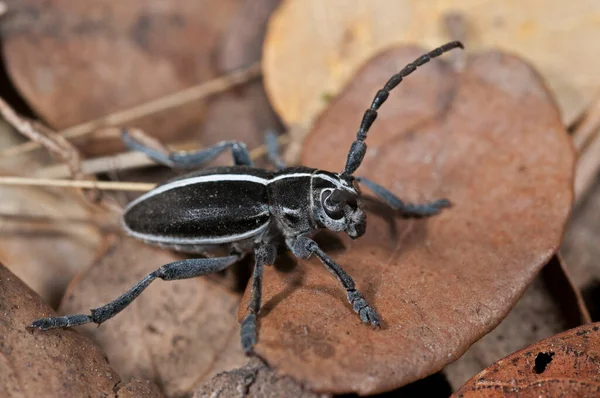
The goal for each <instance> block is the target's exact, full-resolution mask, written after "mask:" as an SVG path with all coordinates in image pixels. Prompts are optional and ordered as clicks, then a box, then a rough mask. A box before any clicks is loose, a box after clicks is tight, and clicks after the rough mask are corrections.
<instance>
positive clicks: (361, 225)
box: [313, 172, 367, 239]
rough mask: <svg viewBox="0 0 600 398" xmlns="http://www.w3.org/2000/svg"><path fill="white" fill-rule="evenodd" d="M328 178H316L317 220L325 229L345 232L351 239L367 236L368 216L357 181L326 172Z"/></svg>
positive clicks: (314, 188)
mask: <svg viewBox="0 0 600 398" xmlns="http://www.w3.org/2000/svg"><path fill="white" fill-rule="evenodd" d="M320 175H321V176H327V177H328V178H326V179H325V178H319V177H317V178H315V179H314V180H313V181H314V186H313V203H314V205H315V206H314V208H315V219H316V220H317V223H318V224H319V226H320V227H322V228H327V229H329V230H331V231H334V232H341V231H345V232H346V233H347V234H348V236H350V237H351V238H352V239H356V238H359V237H361V236H362V235H363V234H364V233H365V228H366V225H367V216H366V214H365V212H364V211H363V209H362V202H361V201H360V190H359V188H358V184H357V183H356V180H355V179H354V178H352V177H349V176H340V175H339V174H333V173H325V172H324V173H323V174H320Z"/></svg>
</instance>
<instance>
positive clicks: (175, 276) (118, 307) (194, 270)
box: [29, 255, 240, 330]
mask: <svg viewBox="0 0 600 398" xmlns="http://www.w3.org/2000/svg"><path fill="white" fill-rule="evenodd" d="M239 258H240V256H237V255H234V256H228V257H217V258H196V259H189V260H180V261H175V262H172V263H169V264H165V265H163V266H162V267H160V268H159V269H157V270H156V271H153V272H151V273H149V274H148V275H146V277H145V278H144V279H142V280H141V281H139V282H138V283H137V284H136V285H135V286H134V287H132V288H131V289H129V290H128V291H127V292H126V293H125V294H123V295H122V296H121V297H119V298H117V299H116V300H113V301H111V302H110V303H108V304H105V305H103V306H102V307H99V308H95V309H93V310H92V314H91V315H84V314H80V315H67V316H58V317H53V318H41V319H37V320H35V321H33V323H32V324H31V325H30V326H29V328H30V329H40V330H48V329H54V328H62V327H70V326H77V325H83V324H86V323H90V322H94V323H97V324H98V325H100V324H101V323H102V322H105V321H107V320H108V319H110V318H112V317H113V316H115V315H117V314H118V313H119V312H121V311H122V310H123V309H125V307H127V306H128V305H129V304H131V302H132V301H133V300H135V299H136V298H137V297H138V296H139V295H140V294H141V293H142V292H143V291H144V289H146V288H147V287H148V285H150V283H151V282H152V281H153V280H155V279H156V278H160V279H162V280H165V281H173V280H179V279H187V278H194V277H196V276H200V275H205V274H210V273H213V272H218V271H222V270H224V269H225V268H227V267H229V266H230V265H231V264H233V263H235V262H236V261H238V260H239Z"/></svg>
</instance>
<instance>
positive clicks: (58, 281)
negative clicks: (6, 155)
mask: <svg viewBox="0 0 600 398" xmlns="http://www.w3.org/2000/svg"><path fill="white" fill-rule="evenodd" d="M0 197H2V200H1V201H0V213H1V215H0V239H1V240H2V245H0V261H1V262H3V263H5V264H7V266H8V267H9V268H10V269H11V271H12V272H14V273H15V274H16V275H17V276H18V277H19V278H20V279H22V280H23V281H24V282H25V283H26V284H27V285H28V286H29V287H31V288H32V289H33V290H35V291H36V292H37V293H38V294H39V295H40V296H42V297H43V298H44V300H46V301H47V302H48V303H50V304H51V305H52V306H57V305H58V302H59V301H60V298H61V297H62V295H63V292H64V290H65V288H66V286H67V284H68V283H69V282H70V281H71V279H72V278H73V276H75V274H76V273H77V272H79V271H81V270H82V269H85V268H86V267H87V266H89V265H90V264H91V263H92V261H93V260H94V257H95V256H96V252H97V247H98V245H99V244H100V241H101V239H102V237H101V235H100V232H99V230H98V229H97V228H96V226H95V225H94V224H93V223H90V222H89V221H88V220H89V219H90V212H89V210H90V209H89V208H87V207H86V205H85V203H84V199H83V198H82V197H81V196H79V195H77V194H75V193H73V192H65V190H64V189H63V190H58V189H39V188H27V187H18V188H16V187H6V186H3V187H0Z"/></svg>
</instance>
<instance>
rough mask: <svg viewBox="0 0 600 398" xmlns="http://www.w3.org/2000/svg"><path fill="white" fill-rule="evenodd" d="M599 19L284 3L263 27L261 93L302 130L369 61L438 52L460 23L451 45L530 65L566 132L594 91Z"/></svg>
mask: <svg viewBox="0 0 600 398" xmlns="http://www.w3.org/2000/svg"><path fill="white" fill-rule="evenodd" d="M524 4H526V6H524ZM599 12H600V2H597V1H577V2H564V1H561V0H543V1H540V0H528V1H526V2H520V1H518V2H508V3H507V2H480V1H469V0H439V1H436V2H435V5H432V4H430V3H429V2H423V1H418V0H401V1H393V2H390V1H387V0H357V1H354V2H353V3H352V6H348V4H347V3H346V2H345V1H343V0H330V1H327V2H323V1H320V0H286V1H284V2H283V3H282V5H281V7H280V8H279V9H278V10H277V13H276V14H275V15H274V16H273V18H272V19H271V21H270V22H269V27H268V31H267V37H266V40H265V50H264V64H263V70H264V73H265V85H266V88H267V92H268V94H269V98H270V99H271V102H272V103H273V106H274V107H275V109H277V112H278V113H279V114H280V115H281V117H282V119H283V120H284V121H285V122H286V123H288V124H301V125H305V126H310V123H311V122H312V121H313V120H314V118H315V117H316V116H317V115H318V113H319V112H320V111H322V110H323V109H325V107H326V106H327V98H331V97H332V96H335V95H337V94H338V93H339V92H340V90H341V89H342V88H343V87H344V85H345V84H347V83H348V82H349V81H350V80H351V79H352V76H353V75H354V73H355V72H356V70H357V69H358V68H359V67H360V65H361V64H363V63H364V62H366V61H367V60H368V59H369V58H371V57H373V56H374V55H375V54H377V53H378V52H380V51H382V50H384V49H386V48H390V47H392V46H397V45H400V44H402V43H419V44H420V45H423V46H426V47H429V48H433V47H435V46H438V45H439V44H440V43H444V42H446V41H448V40H449V37H448V36H446V35H447V29H444V25H448V22H447V21H448V20H453V21H457V20H459V21H462V22H460V25H461V26H458V27H454V28H451V29H449V30H451V31H453V32H452V33H454V32H460V33H459V35H458V36H463V37H452V38H451V39H460V40H464V41H465V45H466V46H467V48H469V49H470V50H476V51H479V50H481V49H485V48H489V47H490V46H493V47H500V48H502V49H505V50H507V51H510V52H511V53H515V54H517V55H519V56H520V57H523V58H524V59H527V60H530V61H531V62H532V63H534V64H535V65H536V66H537V67H538V68H539V70H540V73H541V74H542V75H543V77H544V78H545V79H546V81H547V82H548V85H549V86H550V88H551V89H552V91H553V92H555V93H556V94H557V97H556V101H557V102H558V104H559V108H560V109H561V113H562V115H563V121H564V122H565V124H570V123H572V122H573V121H574V120H576V119H577V117H578V116H580V115H581V113H582V111H583V110H584V109H586V108H587V106H588V105H589V104H590V103H591V102H592V100H593V97H594V95H595V94H596V90H597V87H598V84H599V83H600V81H599V75H598V73H597V68H596V65H597V64H598V62H599V59H598V57H600V44H598V43H600V41H594V40H590V39H589V38H590V37H594V36H595V35H596V34H597V30H598V25H597V20H596V19H595V17H594V16H596V15H598V13H599ZM455 25H456V23H455ZM299 52H300V53H301V54H302V56H301V62H299V61H298V53H299ZM573 65H577V73H573Z"/></svg>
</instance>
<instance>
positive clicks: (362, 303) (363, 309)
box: [288, 237, 379, 327]
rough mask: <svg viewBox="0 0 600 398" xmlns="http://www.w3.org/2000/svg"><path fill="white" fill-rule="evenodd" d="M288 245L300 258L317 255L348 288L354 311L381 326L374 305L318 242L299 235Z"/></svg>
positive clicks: (363, 318) (364, 318) (349, 299)
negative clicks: (372, 305) (371, 304)
mask: <svg viewBox="0 0 600 398" xmlns="http://www.w3.org/2000/svg"><path fill="white" fill-rule="evenodd" d="M288 246H289V248H290V249H291V250H292V252H293V253H294V255H295V256H296V257H298V258H302V259H307V258H309V257H310V256H311V255H312V254H314V255H315V256H317V257H318V258H319V260H321V262H322V263H323V265H324V266H325V268H327V270H328V271H329V272H331V273H332V274H333V276H335V277H336V278H337V280H338V281H339V282H340V283H341V284H342V286H343V288H344V289H346V294H347V296H348V302H349V303H350V305H352V309H354V312H356V313H357V314H358V316H360V319H361V320H362V321H363V322H364V323H370V324H371V325H372V326H374V327H377V326H379V315H378V314H377V312H376V311H375V310H374V309H373V307H371V306H370V305H369V303H367V300H365V298H364V297H363V295H362V294H361V293H360V292H359V291H358V290H356V287H355V284H354V280H352V277H350V275H348V274H347V273H346V271H344V270H343V269H342V267H340V266H339V265H338V264H337V263H336V262H335V261H333V260H332V259H331V258H330V257H329V256H328V255H327V254H326V253H325V252H324V251H323V250H321V248H320V247H319V245H317V242H315V241H314V240H312V239H310V238H306V237H299V238H297V239H296V240H295V241H293V242H288Z"/></svg>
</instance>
